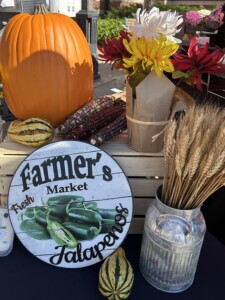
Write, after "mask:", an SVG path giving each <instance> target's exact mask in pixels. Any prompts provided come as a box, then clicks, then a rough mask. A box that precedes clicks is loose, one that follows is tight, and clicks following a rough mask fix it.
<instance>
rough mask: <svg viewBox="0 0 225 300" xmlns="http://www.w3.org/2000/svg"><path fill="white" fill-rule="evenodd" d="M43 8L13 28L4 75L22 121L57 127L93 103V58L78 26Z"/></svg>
mask: <svg viewBox="0 0 225 300" xmlns="http://www.w3.org/2000/svg"><path fill="white" fill-rule="evenodd" d="M37 8H38V10H39V11H38V12H37V13H35V14H33V15H31V14H27V13H21V14H18V15H16V16H14V17H13V18H12V19H11V20H10V21H9V23H8V24H7V26H6V28H5V30H4V33H3V36H2V38H1V43H0V73H1V76H2V83H3V89H4V94H5V98H6V102H7V105H8V106H9V108H10V110H11V112H12V113H13V114H14V115H15V116H16V117H17V118H18V119H21V120H26V119H29V118H32V117H39V118H44V119H47V120H48V121H50V122H51V123H52V124H53V125H54V126H57V125H59V124H62V123H63V122H64V121H65V120H66V119H67V118H68V116H69V115H71V114H72V113H73V112H75V111H76V110H78V109H79V108H80V107H81V106H83V105H84V104H86V103H87V102H88V101H89V100H90V99H91V98H92V96H93V64H92V57H91V53H90V47H89V45H88V42H87V40H86V38H85V36H84V34H83V32H82V30H81V29H80V27H79V26H78V25H77V24H76V22H74V21H73V20H72V19H71V18H69V17H68V16H65V15H63V14H59V13H47V12H46V10H45V7H43V6H37Z"/></svg>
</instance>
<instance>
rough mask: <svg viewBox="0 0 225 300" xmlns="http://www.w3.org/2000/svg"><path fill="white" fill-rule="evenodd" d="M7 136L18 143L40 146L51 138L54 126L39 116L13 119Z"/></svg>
mask: <svg viewBox="0 0 225 300" xmlns="http://www.w3.org/2000/svg"><path fill="white" fill-rule="evenodd" d="M8 136H9V137H10V139H11V140H13V141H15V142H18V143H20V144H24V145H26V146H31V147H40V146H42V145H44V144H47V143H48V142H50V141H51V140H52V138H53V136H54V128H53V126H52V125H51V124H50V123H49V122H48V121H47V120H45V119H41V118H30V119H27V120H25V121H20V120H15V121H13V122H11V124H10V125H9V128H8Z"/></svg>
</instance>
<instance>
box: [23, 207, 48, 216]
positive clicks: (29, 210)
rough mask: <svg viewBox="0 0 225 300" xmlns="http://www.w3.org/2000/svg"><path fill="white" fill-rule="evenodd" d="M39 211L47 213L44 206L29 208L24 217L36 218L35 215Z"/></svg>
mask: <svg viewBox="0 0 225 300" xmlns="http://www.w3.org/2000/svg"><path fill="white" fill-rule="evenodd" d="M37 211H43V212H44V211H46V208H45V207H44V206H35V207H28V208H27V209H26V211H25V212H24V216H26V217H27V218H34V215H35V213H36V212H37Z"/></svg>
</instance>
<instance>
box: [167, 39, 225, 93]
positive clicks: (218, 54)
mask: <svg viewBox="0 0 225 300" xmlns="http://www.w3.org/2000/svg"><path fill="white" fill-rule="evenodd" d="M182 50H183V52H184V53H175V54H174V55H173V58H171V62H172V64H173V66H174V69H175V71H174V74H173V77H174V78H178V77H180V78H181V77H184V78H185V80H186V81H187V82H188V83H190V84H191V85H192V86H193V85H194V84H196V83H197V89H198V90H200V91H202V86H201V83H202V74H204V73H206V74H222V73H225V64H223V63H222V62H223V60H224V53H223V51H222V50H221V49H216V50H214V51H210V50H209V43H206V44H205V45H202V46H200V45H198V42H197V39H196V38H193V39H191V41H190V46H189V48H188V51H186V50H185V49H182ZM179 71H186V73H184V72H179Z"/></svg>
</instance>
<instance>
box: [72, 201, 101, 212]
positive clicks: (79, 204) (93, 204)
mask: <svg viewBox="0 0 225 300" xmlns="http://www.w3.org/2000/svg"><path fill="white" fill-rule="evenodd" d="M71 208H86V209H95V208H97V202H95V201H82V202H78V201H76V202H71V203H69V204H68V205H67V208H66V211H67V212H68V211H69V209H71Z"/></svg>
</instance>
